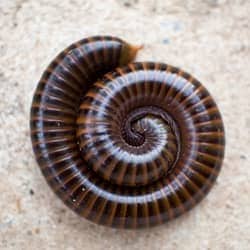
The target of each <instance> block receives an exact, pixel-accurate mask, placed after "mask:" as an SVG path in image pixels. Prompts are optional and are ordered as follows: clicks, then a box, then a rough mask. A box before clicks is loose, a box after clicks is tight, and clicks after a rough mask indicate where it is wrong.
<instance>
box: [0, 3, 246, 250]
mask: <svg viewBox="0 0 250 250" xmlns="http://www.w3.org/2000/svg"><path fill="white" fill-rule="evenodd" d="M249 13H250V1H248V0H203V1H199V0H189V1H188V0H171V1H161V0H144V1H143V0H137V1H136V0H134V1H129V0H120V1H119V0H116V1H115V0H105V1H101V0H100V1H99V0H92V1H90V0H84V1H83V0H61V1H52V0H41V1H39V0H0V86H1V87H0V97H1V100H0V111H1V112H0V129H1V130H0V142H1V143H0V193H1V196H0V197H1V198H0V249H2V250H5V249H18V250H22V249H39V250H43V249H66V250H71V249H81V250H83V249H91V250H95V249H114V250H117V249H129V250H135V249H145V250H146V249H162V250H163V249H164V250H167V249H171V250H172V249H177V250H178V249H180V250H183V249H184V250H185V249H201V250H203V249H207V250H208V249H210V250H214V249H219V250H221V249H225V250H234V249H235V250H236V249H237V250H247V249H250V216H249V214H250V166H249V163H250V154H249V144H250V136H249V134H250V133H249V132H250V131H249V127H250V101H249V96H250V80H249V70H250V59H249V58H250V17H249V16H250V15H249ZM96 34H110V35H116V36H119V37H121V38H123V39H126V40H127V41H130V42H134V43H137V44H140V43H143V44H144V45H145V48H144V50H142V51H141V52H140V55H139V58H138V60H153V61H162V62H166V63H169V64H172V65H175V66H178V67H181V68H183V69H185V70H186V71H188V72H190V73H191V74H193V75H194V76H196V77H197V78H198V79H199V80H200V81H201V82H203V83H204V85H205V86H206V87H207V88H208V90H209V91H210V92H211V93H212V95H213V96H214V98H215V100H216V101H217V103H218V106H219V108H220V110H221V112H222V115H223V119H224V122H225V129H226V135H227V145H226V156H225V161H224V165H223V169H222V172H221V174H220V176H219V178H218V181H217V183H216V185H215V186H214V188H213V190H212V191H211V193H210V194H209V195H208V196H207V198H205V199H204V200H203V202H202V203H201V204H199V205H198V206H197V207H195V208H194V209H193V210H192V211H190V212H189V213H187V214H185V215H183V216H182V217H180V218H178V219H176V220H175V221H173V222H170V223H168V224H165V225H163V226H159V227H156V228H153V229H148V230H141V231H119V230H115V229H110V228H105V227H102V226H97V225H94V224H92V223H90V222H88V221H86V220H84V219H81V218H79V217H78V216H77V215H75V214H74V213H73V212H71V211H70V210H69V209H68V208H66V207H65V206H64V205H63V204H62V202H61V201H60V200H59V199H58V198H56V197H55V195H54V194H53V193H52V191H51V190H50V188H49V187H48V186H47V184H46V182H45V180H44V178H43V176H42V175H41V173H40V171H39V168H38V166H37V164H36V162H35V160H34V155H33V152H32V150H31V143H30V138H29V110H30V103H31V98H32V95H33V92H34V89H35V87H36V84H37V82H38V80H39V78H40V76H41V74H42V72H43V70H44V69H45V67H46V66H47V65H48V63H49V62H50V61H51V60H52V59H53V58H54V56H55V55H56V54H57V53H58V52H60V51H61V50H62V49H64V48H65V47H66V46H67V45H69V44H71V43H72V42H74V41H76V40H79V39H81V38H83V37H86V36H90V35H96Z"/></svg>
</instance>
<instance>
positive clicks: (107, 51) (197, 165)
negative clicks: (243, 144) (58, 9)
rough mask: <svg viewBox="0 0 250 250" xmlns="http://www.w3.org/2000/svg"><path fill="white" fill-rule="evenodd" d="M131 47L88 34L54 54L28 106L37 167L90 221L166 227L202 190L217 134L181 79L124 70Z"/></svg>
mask: <svg viewBox="0 0 250 250" xmlns="http://www.w3.org/2000/svg"><path fill="white" fill-rule="evenodd" d="M138 49H139V47H136V46H132V45H130V44H128V43H126V42H124V41H122V40H121V39H119V38H115V37H109V36H103V37H101V36H98V37H97V36H96V37H90V38H87V39H83V40H81V41H79V42H76V43H74V44H72V45H71V46H69V47H68V48H66V49H65V50H64V51H63V52H61V53H60V54H59V55H58V56H57V57H56V58H55V59H54V60H53V61H52V63H51V64H50V65H49V66H48V68H47V69H46V70H45V72H44V74H43V76H42V78H41V80H40V82H39V84H38V86H37V89H36V91H35V93H34V97H33V102H32V107H31V118H30V126H31V138H32V145H33V150H34V153H35V156H36V159H37V162H38V164H39V166H40V168H41V171H42V173H43V175H44V176H45V178H46V180H47V182H48V184H49V185H50V186H51V188H52V189H53V191H54V192H55V193H56V194H57V195H58V196H59V197H60V198H61V199H62V200H63V202H64V203H65V204H66V205H67V206H69V207H70V208H71V209H72V210H74V211H75V212H76V213H78V214H79V215H80V216H83V217H85V218H87V219H89V220H91V221H93V222H95V223H98V224H102V225H107V226H112V227H119V228H141V227H149V226H153V225H158V224H161V223H163V222H166V221H169V220H171V219H173V218H175V217H177V216H179V215H181V214H183V213H184V212H185V211H187V210H189V209H190V208H192V207H193V206H194V205H195V204H197V203H198V202H199V201H200V200H201V199H202V198H203V197H204V196H205V195H206V194H207V193H208V191H209V190H210V188H211V187H212V185H213V183H214V182H215V180H216V178H217V176H218V173H219V171H220V168H221V164H222V160H223V155H224V129H223V122H222V119H221V115H220V113H219V111H218V108H217V106H216V104H215V102H214V100H213V98H212V97H211V96H210V94H209V93H208V91H207V90H206V89H205V87H204V86H203V85H202V84H201V83H200V82H199V81H197V80H196V79H195V78H194V77H192V76H191V75H189V74H188V73H186V72H184V71H182V70H180V69H178V68H176V67H173V66H170V65H167V64H164V63H153V62H135V63H132V61H133V59H134V58H135V56H136V53H137V50H138Z"/></svg>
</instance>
